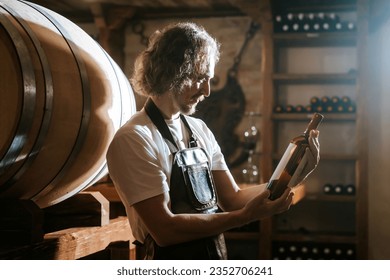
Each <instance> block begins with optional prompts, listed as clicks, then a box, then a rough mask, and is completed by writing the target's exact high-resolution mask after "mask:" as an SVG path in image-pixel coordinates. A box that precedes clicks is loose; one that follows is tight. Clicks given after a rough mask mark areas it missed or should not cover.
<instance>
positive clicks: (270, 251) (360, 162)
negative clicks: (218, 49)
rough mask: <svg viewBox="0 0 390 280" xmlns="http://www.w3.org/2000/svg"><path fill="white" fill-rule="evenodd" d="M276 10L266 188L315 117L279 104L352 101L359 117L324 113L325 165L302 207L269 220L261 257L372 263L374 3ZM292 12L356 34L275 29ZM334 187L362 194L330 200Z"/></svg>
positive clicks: (281, 4) (269, 57) (267, 34)
mask: <svg viewBox="0 0 390 280" xmlns="http://www.w3.org/2000/svg"><path fill="white" fill-rule="evenodd" d="M286 2H288V3H286ZM269 8H270V14H268V17H267V15H265V18H266V19H267V20H265V21H264V22H263V23H262V31H263V36H264V38H263V57H264V61H263V65H262V69H263V77H264V83H263V89H262V91H263V101H264V102H263V110H262V112H263V124H262V127H263V131H267V133H263V136H264V138H263V142H262V144H263V147H262V151H263V157H262V161H261V168H262V174H263V176H264V179H265V181H267V180H268V179H269V178H270V176H271V174H272V171H273V168H275V167H276V164H277V162H278V160H279V159H280V158H281V155H282V154H283V151H284V149H285V148H286V146H287V144H288V141H289V140H290V139H291V138H293V137H294V136H296V135H298V134H299V133H300V132H301V130H302V132H303V129H304V128H305V126H306V124H307V122H308V121H309V120H310V118H311V112H302V113H286V112H282V113H279V112H278V113H276V112H275V111H274V110H273V109H274V108H275V106H276V105H280V106H287V105H290V104H292V105H294V106H296V105H306V104H310V98H311V97H313V96H317V97H319V98H321V97H322V96H329V97H331V96H335V95H336V96H339V97H341V96H345V95H346V96H348V97H350V99H351V100H352V101H353V102H354V104H355V105H356V111H353V112H352V113H350V112H343V113H333V112H331V113H328V112H326V111H325V112H322V113H323V114H324V115H325V120H324V122H323V124H322V125H321V127H320V130H321V136H320V142H321V162H320V165H319V166H318V168H317V169H316V171H314V172H313V174H312V175H311V176H310V178H309V179H308V180H307V182H306V183H305V187H304V193H305V195H304V197H303V198H302V199H301V200H300V201H299V203H297V204H296V205H294V206H293V207H292V208H291V209H290V210H289V211H288V212H286V213H283V214H280V215H277V216H275V217H273V218H271V219H268V220H265V221H262V223H261V225H260V227H261V237H260V248H261V249H260V258H263V259H269V258H282V259H290V258H292V259H300V258H302V259H308V258H314V259H332V258H335V259H366V258H367V199H368V198H367V189H368V180H367V175H366V173H367V170H366V164H367V163H366V162H367V149H368V147H367V142H366V136H365V129H366V127H365V126H366V124H365V122H364V118H365V110H366V109H365V106H366V104H365V103H366V102H365V98H366V97H365V94H366V92H364V91H365V87H364V85H363V84H364V82H365V79H366V76H365V74H366V73H365V71H364V70H362V68H363V67H361V66H362V65H363V64H362V63H363V62H364V61H365V59H366V57H367V53H366V52H367V49H366V47H365V45H366V40H367V25H368V22H367V16H366V15H367V14H366V13H367V10H368V4H367V1H364V0H345V1H326V2H325V1H304V0H301V1H278V0H275V1H270V2H269ZM289 13H290V14H293V15H295V16H296V15H298V14H299V13H302V14H304V15H308V14H309V13H313V14H315V15H318V13H324V14H325V15H329V14H330V13H334V14H336V15H338V16H339V18H340V21H345V22H346V21H352V22H353V23H354V26H355V27H354V28H353V29H352V30H350V31H318V32H312V31H310V32H303V31H302V32H282V31H280V30H281V29H280V28H276V23H275V17H276V15H282V16H285V15H287V14H289ZM277 24H279V23H277ZM289 24H292V23H289ZM290 30H291V28H290ZM305 102H306V103H305ZM327 183H330V184H340V183H341V184H344V185H346V184H353V185H354V186H355V188H356V191H355V193H354V194H353V195H340V194H338V195H337V194H324V193H323V186H324V185H325V184H327Z"/></svg>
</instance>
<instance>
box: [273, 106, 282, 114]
mask: <svg viewBox="0 0 390 280" xmlns="http://www.w3.org/2000/svg"><path fill="white" fill-rule="evenodd" d="M284 111H285V109H284V107H283V106H282V105H276V106H275V107H274V112H275V113H283V112H284Z"/></svg>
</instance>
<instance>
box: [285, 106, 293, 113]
mask: <svg viewBox="0 0 390 280" xmlns="http://www.w3.org/2000/svg"><path fill="white" fill-rule="evenodd" d="M285 109H286V113H294V112H295V107H294V106H293V105H287V106H286V108H285Z"/></svg>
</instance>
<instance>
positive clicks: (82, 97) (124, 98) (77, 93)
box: [0, 0, 136, 208]
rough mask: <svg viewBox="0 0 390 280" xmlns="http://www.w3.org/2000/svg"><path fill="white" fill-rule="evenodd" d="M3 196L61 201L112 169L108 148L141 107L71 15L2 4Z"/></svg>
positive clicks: (47, 203) (0, 143)
mask: <svg viewBox="0 0 390 280" xmlns="http://www.w3.org/2000/svg"><path fill="white" fill-rule="evenodd" d="M0 61H1V63H0V93H1V96H0V116H1V118H0V131H1V133H0V198H12V199H14V198H15V199H27V200H32V201H34V202H35V203H36V204H37V205H38V206H39V207H41V208H45V207H47V206H50V205H53V204H56V203H58V202H61V201H63V200H65V199H66V198H68V197H70V196H72V195H74V194H76V193H78V192H79V191H81V190H83V189H85V188H86V187H88V186H90V185H91V184H93V183H94V182H96V181H97V180H99V179H100V178H102V177H103V176H104V175H106V174H107V167H106V160H105V156H106V151H107V148H108V145H109V143H110V141H111V139H112V137H113V135H114V133H115V132H116V130H117V129H118V128H119V127H121V126H122V125H123V124H124V123H125V122H126V121H127V120H128V119H129V118H130V116H131V115H132V114H133V113H134V112H135V110H136V109H135V99H134V95H133V91H132V89H131V87H130V84H129V82H128V79H127V78H126V77H125V75H124V74H123V72H122V71H121V70H120V68H119V67H118V66H117V65H116V64H115V62H114V61H113V60H112V59H111V58H110V57H109V56H108V55H107V53H106V52H105V51H104V50H103V49H102V48H101V47H100V45H99V44H97V43H96V42H95V41H94V40H93V39H92V38H91V37H90V36H89V35H88V34H86V33H85V32H84V31H83V30H82V29H81V28H79V27H78V26H77V25H75V24H73V23H72V22H70V21H69V20H67V19H66V18H64V17H62V16H60V15H59V14H56V13H54V12H53V11H50V10H48V9H45V8H43V7H41V6H38V5H36V4H33V3H30V2H27V1H16V0H2V1H1V2H0Z"/></svg>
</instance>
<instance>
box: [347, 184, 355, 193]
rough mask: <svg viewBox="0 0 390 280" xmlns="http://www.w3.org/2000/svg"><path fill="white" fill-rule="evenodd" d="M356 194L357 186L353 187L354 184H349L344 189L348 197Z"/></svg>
mask: <svg viewBox="0 0 390 280" xmlns="http://www.w3.org/2000/svg"><path fill="white" fill-rule="evenodd" d="M355 192H356V188H355V185H353V184H348V185H346V186H345V188H344V193H345V194H347V195H354V194H355Z"/></svg>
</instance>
